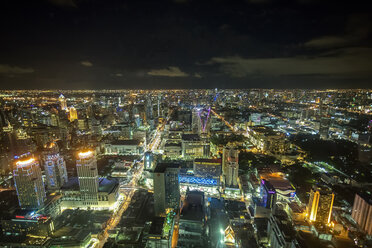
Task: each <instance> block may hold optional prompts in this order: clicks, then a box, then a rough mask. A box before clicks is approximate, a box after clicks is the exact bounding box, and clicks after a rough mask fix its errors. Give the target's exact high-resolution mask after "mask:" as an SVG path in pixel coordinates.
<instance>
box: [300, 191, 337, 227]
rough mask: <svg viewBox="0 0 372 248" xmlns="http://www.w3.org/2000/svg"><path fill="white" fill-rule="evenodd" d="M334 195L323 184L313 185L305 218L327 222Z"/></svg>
mask: <svg viewBox="0 0 372 248" xmlns="http://www.w3.org/2000/svg"><path fill="white" fill-rule="evenodd" d="M334 197H335V195H334V194H333V193H332V191H331V189H329V188H327V187H325V186H313V188H312V189H311V191H310V198H309V204H308V205H307V218H308V220H310V221H311V222H315V223H321V224H328V223H329V222H330V221H331V215H332V207H333V200H334Z"/></svg>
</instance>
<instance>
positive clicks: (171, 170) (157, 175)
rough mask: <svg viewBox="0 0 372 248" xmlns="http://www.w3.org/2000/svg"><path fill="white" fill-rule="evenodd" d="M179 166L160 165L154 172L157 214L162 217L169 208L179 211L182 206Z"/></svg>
mask: <svg viewBox="0 0 372 248" xmlns="http://www.w3.org/2000/svg"><path fill="white" fill-rule="evenodd" d="M179 171H180V169H179V165H178V164H167V163H159V164H157V166H156V168H155V170H154V174H153V176H154V207H155V214H156V215H162V214H164V213H165V210H166V209H168V208H173V209H177V208H179V204H180V188H179Z"/></svg>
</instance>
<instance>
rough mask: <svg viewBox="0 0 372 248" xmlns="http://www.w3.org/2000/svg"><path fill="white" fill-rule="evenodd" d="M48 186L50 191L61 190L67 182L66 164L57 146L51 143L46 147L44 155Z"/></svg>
mask: <svg viewBox="0 0 372 248" xmlns="http://www.w3.org/2000/svg"><path fill="white" fill-rule="evenodd" d="M42 163H43V165H44V170H45V175H46V184H47V186H48V189H49V190H50V189H59V188H60V187H61V186H62V185H63V184H65V183H66V182H67V180H68V179H67V170H66V162H65V160H64V159H63V157H62V156H60V154H59V150H58V147H57V144H55V143H50V144H47V145H46V147H44V151H43V153H42Z"/></svg>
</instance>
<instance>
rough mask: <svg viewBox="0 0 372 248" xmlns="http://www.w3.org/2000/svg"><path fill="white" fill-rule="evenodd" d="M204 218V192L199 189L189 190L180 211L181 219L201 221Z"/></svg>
mask: <svg viewBox="0 0 372 248" xmlns="http://www.w3.org/2000/svg"><path fill="white" fill-rule="evenodd" d="M203 218H204V193H203V192H201V191H189V192H188V193H187V195H186V201H185V203H184V206H183V208H182V211H181V216H180V219H181V220H191V221H200V222H202V221H203Z"/></svg>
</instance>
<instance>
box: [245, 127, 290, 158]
mask: <svg viewBox="0 0 372 248" xmlns="http://www.w3.org/2000/svg"><path fill="white" fill-rule="evenodd" d="M247 134H248V139H249V141H250V142H251V143H252V144H253V145H254V146H256V147H257V149H258V150H260V151H263V152H267V153H270V154H273V155H277V154H285V153H287V152H288V150H289V142H288V141H287V140H286V138H285V135H284V134H283V133H279V132H275V131H273V130H272V129H271V128H269V127H266V126H254V127H249V128H248V132H247Z"/></svg>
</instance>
